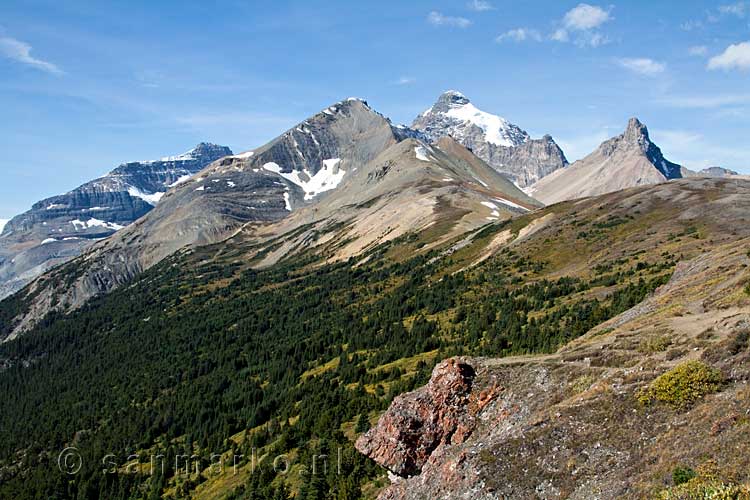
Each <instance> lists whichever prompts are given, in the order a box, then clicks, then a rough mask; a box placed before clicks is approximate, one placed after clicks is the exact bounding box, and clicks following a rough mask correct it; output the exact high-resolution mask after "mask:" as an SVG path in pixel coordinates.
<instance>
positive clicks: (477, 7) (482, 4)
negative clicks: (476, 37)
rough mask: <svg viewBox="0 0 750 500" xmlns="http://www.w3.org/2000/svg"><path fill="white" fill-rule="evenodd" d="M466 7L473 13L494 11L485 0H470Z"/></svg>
mask: <svg viewBox="0 0 750 500" xmlns="http://www.w3.org/2000/svg"><path fill="white" fill-rule="evenodd" d="M466 6H467V7H468V8H469V10H473V11H474V12H486V11H488V10H495V7H494V6H493V5H492V4H491V3H490V2H487V1H485V0H472V1H471V2H469V3H468V4H466Z"/></svg>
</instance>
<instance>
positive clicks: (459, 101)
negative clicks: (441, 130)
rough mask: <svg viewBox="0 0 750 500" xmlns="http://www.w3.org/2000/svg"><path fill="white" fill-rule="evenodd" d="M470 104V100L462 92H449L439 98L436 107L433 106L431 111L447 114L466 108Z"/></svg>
mask: <svg viewBox="0 0 750 500" xmlns="http://www.w3.org/2000/svg"><path fill="white" fill-rule="evenodd" d="M470 102H471V101H470V100H469V98H468V97H466V96H465V95H463V94H462V93H461V92H458V91H457V90H448V91H446V92H443V93H442V94H440V97H438V100H437V101H436V102H435V105H434V106H432V108H431V110H432V111H433V112H439V113H446V112H448V111H450V110H451V109H452V108H456V107H460V106H464V105H466V104H469V103H470Z"/></svg>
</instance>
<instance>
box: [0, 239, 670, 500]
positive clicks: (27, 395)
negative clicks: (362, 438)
mask: <svg viewBox="0 0 750 500" xmlns="http://www.w3.org/2000/svg"><path fill="white" fill-rule="evenodd" d="M497 230H499V228H495V229H493V230H492V231H497ZM408 240H409V237H406V238H402V239H401V240H397V241H395V242H392V243H390V244H386V245H382V246H380V247H377V248H376V249H374V250H372V251H371V252H370V253H369V255H368V256H367V258H366V259H364V260H362V261H358V263H357V265H354V264H355V263H354V261H351V262H340V263H335V264H327V265H324V266H319V265H312V263H313V259H312V258H305V257H300V258H296V259H295V260H291V261H288V262H285V263H284V264H282V265H278V266H275V267H273V268H269V269H265V270H256V269H252V268H249V267H247V266H245V265H243V263H242V262H214V261H211V260H201V255H199V254H195V255H181V256H178V257H173V258H171V259H169V260H167V261H165V262H163V263H162V264H160V265H159V266H157V267H156V268H154V269H152V270H150V271H149V272H147V273H146V274H144V275H143V276H142V277H141V278H140V279H139V280H138V281H137V282H135V283H134V284H132V285H130V286H127V287H124V288H122V289H120V290H118V291H116V292H114V293H112V294H111V295H108V296H106V297H102V298H99V299H96V300H94V301H92V302H90V303H89V304H88V305H86V306H85V307H84V308H83V309H81V310H79V311H77V312H76V313H74V314H71V315H69V316H65V317H49V318H47V320H46V321H44V322H43V323H42V324H40V325H39V326H38V327H37V328H36V329H35V331H33V332H31V333H30V334H28V335H25V336H23V337H22V338H20V339H19V340H17V341H14V342H10V343H6V344H2V345H1V346H0V361H2V363H3V367H2V371H0V393H1V394H3V395H4V398H3V410H2V412H0V461H1V463H2V466H3V467H2V474H3V481H2V482H0V497H1V498H21V497H23V498H32V497H33V498H59V499H94V498H108V499H113V500H116V499H134V498H149V499H151V498H154V499H155V498H163V497H167V498H175V499H178V498H189V497H190V495H191V492H193V491H196V489H200V488H202V487H206V488H208V487H211V488H218V489H219V490H218V493H217V497H223V498H228V499H269V500H270V499H273V500H276V499H284V498H291V497H292V496H293V495H294V497H295V498H301V499H305V500H314V499H324V498H336V499H340V500H344V499H354V498H361V497H363V496H364V497H367V495H368V491H370V490H371V488H372V487H373V485H375V486H376V485H377V484H378V482H379V481H382V480H383V479H382V477H383V471H382V470H381V469H380V468H379V467H377V466H376V465H375V464H374V463H373V462H371V461H370V460H369V459H366V458H364V457H363V456H362V455H360V454H358V453H357V452H356V451H355V450H354V447H353V440H354V439H355V438H356V436H357V435H358V434H360V433H362V432H364V431H365V430H367V428H368V427H369V426H370V425H371V424H372V422H374V419H375V418H377V415H378V414H379V413H380V412H382V411H383V410H385V409H386V408H387V406H388V404H389V403H390V401H391V400H392V399H393V398H394V397H395V396H396V395H398V394H400V393H402V392H405V391H408V390H411V389H414V388H415V387H418V386H420V385H423V384H424V383H425V382H426V381H427V380H428V378H429V375H430V371H431V368H432V367H433V366H434V364H435V363H436V362H437V361H439V360H440V359H443V358H445V357H448V356H452V355H457V354H467V355H482V356H490V355H491V356H507V355H512V354H526V353H538V352H552V351H554V350H555V349H557V348H558V347H560V346H561V345H563V344H564V343H566V342H568V341H570V340H571V339H574V338H576V337H578V336H580V335H582V334H584V333H585V332H587V331H588V330H589V329H591V328H592V327H594V326H596V325H598V324H600V323H602V322H603V321H605V320H606V319H608V318H611V317H613V316H614V315H616V314H618V313H620V312H622V311H625V310H627V309H628V308H630V307H632V306H633V305H635V304H637V303H638V302H640V301H641V300H642V299H643V298H644V297H645V296H646V295H647V294H649V293H650V292H652V291H653V290H654V289H655V288H656V287H658V286H659V285H661V284H663V283H665V282H666V280H667V279H668V277H669V275H670V274H671V270H672V268H673V266H674V261H673V258H672V256H670V255H668V254H663V255H662V256H661V257H660V258H658V259H657V260H655V261H652V262H649V261H647V260H645V259H638V258H637V257H634V258H633V259H630V260H629V259H621V260H619V261H616V262H612V263H609V264H607V265H602V266H600V267H598V268H597V269H595V272H594V273H593V277H591V278H582V277H558V278H554V279H553V278H549V279H548V278H547V277H546V276H545V269H546V268H547V263H545V262H544V261H543V260H536V259H534V258H533V257H529V256H524V255H520V254H518V255H517V254H516V253H514V252H513V251H511V250H504V251H502V252H500V253H499V254H498V255H496V256H494V257H492V258H490V259H489V260H487V261H485V262H484V263H483V264H482V265H481V266H477V267H468V268H465V269H462V270H459V271H458V272H447V269H446V267H445V266H446V264H447V263H446V260H445V259H434V257H435V256H436V255H437V250H436V251H432V252H425V253H422V254H419V253H414V254H413V256H412V257H410V258H405V259H404V258H401V259H398V258H393V254H392V252H393V251H395V250H394V249H397V248H398V246H399V245H403V244H406V243H408ZM414 255H416V256H414ZM448 263H450V259H449V260H448ZM19 300H21V299H12V300H9V301H5V302H3V304H2V308H3V310H2V311H1V313H2V316H1V317H0V319H2V320H3V321H4V322H6V324H4V325H3V328H7V327H8V325H7V318H8V317H11V316H12V313H13V311H14V310H15V308H18V307H21V306H22V304H19V303H17V302H16V301H19ZM66 447H74V448H75V450H76V453H77V455H76V456H77V457H80V470H77V471H76V473H75V474H66V473H64V472H61V470H60V469H61V464H60V463H59V453H60V451H61V450H63V449H65V448H66ZM153 457H158V459H157V460H156V463H157V466H156V467H153V464H154V458H153ZM279 457H281V458H279ZM66 460H67V459H66ZM75 460H76V458H75V457H73V461H72V462H71V463H68V462H65V463H63V464H62V466H63V467H68V466H70V467H72V468H75V466H76V464H77V462H75ZM217 463H221V464H222V465H223V467H216V464H217ZM212 464H213V465H214V467H213V468H212ZM186 469H187V470H186ZM212 474H217V475H218V476H219V478H220V479H219V480H216V479H215V478H214V480H213V481H210V480H211V478H212ZM202 483H206V484H205V485H204V484H202ZM209 483H210V484H209Z"/></svg>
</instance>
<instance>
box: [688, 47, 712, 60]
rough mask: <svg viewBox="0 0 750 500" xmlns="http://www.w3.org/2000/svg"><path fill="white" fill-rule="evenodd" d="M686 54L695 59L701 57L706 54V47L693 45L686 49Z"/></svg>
mask: <svg viewBox="0 0 750 500" xmlns="http://www.w3.org/2000/svg"><path fill="white" fill-rule="evenodd" d="M688 54H690V55H691V56H696V57H703V56H705V55H706V54H708V47H706V46H705V45H695V46H693V47H690V48H689V49H688Z"/></svg>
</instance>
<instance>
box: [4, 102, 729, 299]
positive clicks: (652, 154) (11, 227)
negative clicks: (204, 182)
mask: <svg viewBox="0 0 750 500" xmlns="http://www.w3.org/2000/svg"><path fill="white" fill-rule="evenodd" d="M357 102H359V103H360V105H363V106H364V107H365V108H366V109H367V110H368V111H369V112H371V113H370V115H371V116H368V117H366V118H362V116H364V114H362V113H360V114H359V115H361V116H359V117H353V120H360V119H361V120H362V121H361V123H356V124H352V122H350V121H347V122H346V123H343V124H339V120H336V117H337V114H339V113H341V112H346V111H345V110H346V109H349V108H350V107H352V103H357ZM337 127H338V130H347V132H346V133H344V135H343V136H342V137H338V135H340V132H339V131H337ZM350 127H354V129H357V127H359V129H361V130H360V132H361V133H365V132H364V130H365V129H366V128H367V129H369V128H372V129H373V131H368V132H367V133H368V134H370V133H371V134H373V136H372V138H368V141H372V142H371V143H368V146H367V147H363V146H362V144H363V138H362V137H361V136H356V144H357V150H356V151H355V150H352V151H348V149H349V148H350V146H347V145H346V142H347V141H349V142H351V141H355V136H353V135H352V134H351V133H350V132H348V130H349V129H350ZM378 127H380V130H379V131H378V130H377V129H378ZM443 137H451V138H453V139H454V140H455V141H456V142H457V143H459V144H461V145H463V146H464V147H466V148H467V149H468V150H469V151H470V152H471V153H472V154H473V155H474V156H476V157H478V158H480V159H481V160H483V161H484V162H485V163H486V164H487V165H489V166H490V167H492V168H493V169H494V170H495V171H497V172H498V173H500V174H501V175H503V176H504V177H506V178H507V179H509V180H511V181H512V182H513V183H514V184H515V185H516V186H519V187H521V188H523V189H524V190H525V191H526V193H530V194H531V195H532V196H533V197H535V198H536V199H537V200H539V201H541V202H543V203H554V202H557V201H561V200H565V199H571V198H575V197H584V196H590V195H596V194H602V193H606V192H611V191H615V190H618V189H622V188H625V187H630V186H635V185H640V184H646V183H654V182H663V181H665V180H668V179H672V178H678V177H682V176H724V175H732V174H736V173H734V172H732V171H729V170H726V169H721V168H719V167H713V168H711V169H706V170H704V171H701V172H691V171H689V170H688V169H685V168H684V167H679V166H676V165H674V164H672V163H669V162H667V161H666V160H665V159H664V158H663V156H662V154H661V151H660V150H659V148H658V147H657V146H655V145H654V144H653V143H652V142H651V141H650V139H649V137H648V131H647V129H646V127H645V126H644V125H643V124H641V123H640V122H639V121H637V120H636V119H633V120H631V122H630V123H629V124H628V128H627V130H626V132H625V133H624V134H623V135H622V136H619V137H617V138H613V139H611V140H609V141H606V142H605V143H604V144H602V145H601V146H600V147H599V148H598V149H597V151H596V152H594V153H592V154H591V155H590V156H588V157H587V158H584V159H583V160H580V161H578V162H576V163H575V164H573V165H572V166H570V167H569V166H568V162H567V160H566V158H565V155H564V153H563V152H562V150H561V149H560V148H559V146H557V144H556V143H555V142H554V140H553V139H552V138H551V137H550V136H545V137H543V138H541V139H532V138H530V137H529V135H528V134H527V133H526V132H525V131H524V130H522V129H521V128H520V127H518V126H516V125H514V124H512V123H510V122H509V121H508V120H506V119H504V118H502V117H499V116H497V115H493V114H490V113H487V112H484V111H481V110H479V109H478V108H476V107H475V106H474V105H473V104H472V103H471V101H470V100H469V99H468V98H467V97H466V96H465V95H463V94H461V93H460V92H457V91H447V92H445V93H443V94H442V95H441V96H440V97H439V98H438V99H437V101H436V103H435V104H434V105H433V106H432V107H430V108H429V109H428V110H427V111H425V112H424V113H422V114H420V115H419V116H418V117H417V118H416V119H415V120H414V123H413V124H412V127H411V128H408V127H404V126H393V125H392V124H391V123H390V121H389V120H387V118H385V117H383V116H382V115H380V114H379V113H377V112H375V111H372V109H371V108H369V107H368V106H367V105H366V103H364V102H363V101H361V100H359V99H354V98H351V99H348V100H344V101H341V102H339V103H337V104H334V105H332V106H329V107H328V108H326V109H324V110H323V111H321V112H320V113H318V114H317V115H315V116H314V117H311V118H309V119H308V120H305V121H304V122H302V123H300V124H299V125H297V126H295V127H293V128H292V129H290V130H289V131H287V132H286V133H285V134H283V135H282V136H280V137H279V138H278V139H276V140H274V141H272V142H271V143H269V145H267V146H264V148H265V149H264V148H260V149H259V150H258V153H259V154H258V156H257V157H256V158H252V156H253V155H254V154H255V153H256V151H248V152H246V153H243V154H241V155H238V156H236V157H234V156H232V152H231V150H229V148H225V147H221V146H216V145H212V144H206V143H202V144H199V145H198V146H196V147H195V148H193V149H192V150H190V151H188V152H187V153H184V154H182V155H178V156H173V157H166V158H162V159H161V160H158V161H146V162H130V163H125V164H123V165H121V166H119V167H118V168H117V169H115V170H113V171H112V172H110V173H109V174H108V175H106V176H104V177H102V178H100V179H96V180H94V181H91V182H88V183H86V184H84V185H82V186H80V187H78V188H76V189H74V190H72V191H70V192H69V193H66V194H64V195H60V196H56V197H52V198H48V199H45V200H42V201H40V202H37V203H35V204H34V205H33V207H32V209H31V210H29V211H28V212H25V213H24V214H21V215H19V216H17V217H14V218H13V219H12V220H11V221H9V222H8V225H7V228H6V230H5V231H2V233H1V234H0V298H2V297H6V296H8V295H10V294H12V293H14V292H16V291H18V290H20V289H21V288H23V286H25V285H26V284H27V283H29V282H30V281H31V280H32V279H34V278H35V277H36V276H39V275H40V274H42V273H43V272H45V271H46V270H48V269H51V268H53V267H55V266H56V265H59V264H61V263H64V262H66V261H68V260H70V259H72V258H74V257H76V256H78V255H80V254H81V253H82V252H83V251H84V250H85V249H87V248H88V247H90V246H91V245H92V244H93V243H95V242H96V241H98V240H101V239H103V238H106V237H108V236H110V235H111V234H113V233H114V232H115V231H117V230H119V229H122V228H123V227H125V226H128V225H129V224H131V223H133V222H134V221H135V220H137V219H139V218H140V217H142V216H144V215H145V214H146V213H148V212H150V211H151V210H152V209H153V207H154V206H155V205H156V204H157V203H158V202H159V201H160V200H161V199H162V197H163V196H164V195H165V194H166V192H167V190H169V189H170V188H175V187H177V186H178V185H180V184H182V183H183V182H185V181H186V180H187V179H189V178H190V177H191V176H192V175H194V174H195V173H197V172H199V171H200V170H202V169H203V168H204V167H206V166H208V165H209V164H210V163H212V162H214V161H216V160H219V159H221V158H224V157H227V158H228V159H227V160H226V161H225V162H223V163H222V164H220V165H219V166H214V168H213V169H212V170H210V172H207V173H206V175H208V174H209V173H210V174H211V175H212V176H213V177H212V179H211V183H212V184H215V185H209V186H204V187H203V188H200V187H197V188H196V189H202V190H206V191H205V192H201V194H203V195H205V196H197V195H195V194H194V195H193V196H192V197H193V198H195V200H194V201H188V200H185V199H183V198H184V197H182V196H181V197H180V201H179V203H185V204H187V205H189V209H188V210H189V211H190V210H195V212H196V214H198V217H199V218H200V217H208V218H210V219H211V220H210V222H209V223H207V224H206V225H203V224H201V225H198V224H195V223H191V222H188V221H187V220H186V219H185V217H184V215H185V214H186V212H185V209H183V208H181V209H179V210H175V211H173V208H174V205H175V204H174V203H172V202H170V204H168V207H167V208H165V209H163V212H160V213H166V212H169V213H170V215H169V216H168V217H162V216H158V217H157V218H158V219H159V220H160V222H159V224H158V225H159V227H158V228H155V229H154V231H155V232H161V233H163V234H164V236H159V237H155V239H154V240H153V242H152V243H153V244H152V245H150V246H151V248H152V250H148V251H146V252H144V255H142V256H141V257H139V258H138V259H136V260H139V261H143V263H138V264H134V263H122V262H121V264H123V265H124V266H125V268H126V269H124V270H122V273H121V274H122V275H123V276H131V275H132V273H133V272H139V271H140V270H142V269H143V268H147V267H149V266H150V265H151V264H152V263H153V262H156V261H158V260H160V259H161V258H162V257H164V256H165V255H169V254H170V253H172V252H173V251H175V250H176V249H178V248H181V247H183V246H184V245H187V244H193V243H199V244H200V243H205V242H209V241H213V240H214V239H217V238H219V239H220V238H222V237H224V236H225V235H226V234H228V233H230V232H231V231H232V230H233V229H236V228H238V227H239V226H240V225H241V224H245V223H248V222H250V221H271V220H277V219H280V218H283V217H284V216H285V215H286V212H289V211H290V209H292V208H296V207H301V206H304V205H308V204H310V203H311V202H313V201H314V200H315V199H317V198H319V197H320V195H321V194H323V193H327V192H329V191H332V190H335V189H336V187H337V186H338V184H339V183H340V182H341V181H342V180H343V179H344V178H345V177H347V171H348V172H349V173H351V170H352V168H355V167H351V168H347V167H349V166H350V164H353V163H366V162H367V161H368V159H371V158H372V157H373V155H376V154H378V153H380V152H382V151H384V149H385V146H386V144H390V143H393V142H398V141H402V140H404V139H406V138H412V139H415V140H419V141H422V142H424V143H426V144H436V143H437V142H438V141H440V140H441V138H443ZM266 150H268V151H266ZM347 156H348V157H347ZM259 158H260V159H259ZM246 164H252V165H253V166H252V167H250V168H249V169H248V168H246ZM273 165H277V166H278V167H274V166H273ZM279 165H281V166H279ZM612 166H616V170H617V171H616V172H614V171H613V170H614V167H612ZM282 169H283V170H282ZM274 170H275V173H277V174H279V175H280V176H281V177H283V180H281V181H276V182H281V183H282V184H284V186H285V187H284V189H283V191H284V192H286V193H287V194H284V192H281V191H279V192H277V193H275V195H273V194H272V193H271V191H272V190H271V191H269V190H268V188H272V187H273V186H274V184H270V185H267V182H266V184H264V185H263V186H256V187H263V190H262V191H259V190H257V189H253V190H252V192H251V195H252V196H256V195H258V196H259V197H260V198H259V199H258V200H256V201H257V203H249V204H248V203H244V200H243V202H242V203H237V202H234V201H232V200H231V198H232V197H233V196H232V195H233V194H237V193H242V195H243V196H244V195H245V194H247V193H246V191H247V189H246V188H248V187H250V186H251V185H253V183H254V182H256V181H257V180H258V179H264V178H265V179H266V180H267V177H264V176H258V175H255V174H257V173H258V172H261V171H263V172H272V173H273V172H274ZM231 172H234V174H235V175H234V177H243V179H247V180H248V182H249V184H245V185H243V184H240V185H239V187H237V188H236V189H233V187H236V186H238V183H237V179H234V177H233V176H232V175H231ZM204 178H205V176H204ZM250 179H252V180H250ZM275 186H277V187H278V185H275ZM220 188H223V189H220ZM506 189H507V186H506ZM277 191H278V190H277ZM184 192H185V191H183V193H184ZM258 193H260V195H259V194H258ZM215 194H216V195H217V196H216V197H215V196H214V195H215ZM279 194H281V198H279V197H278V195H279ZM514 195H515V196H519V195H518V193H515V194H514ZM252 196H251V198H252ZM204 198H205V199H210V200H212V201H211V202H209V203H204ZM261 198H262V199H261ZM213 201H217V204H214V203H213ZM251 201H252V200H251ZM282 201H283V205H282V204H281V203H282ZM199 205H205V208H206V211H205V212H204V211H203V210H198V209H197V207H198V206H199ZM282 206H283V207H284V209H285V210H286V212H285V211H284V210H281V209H280V207H282ZM506 208H507V206H506ZM173 212H174V213H173ZM179 214H183V215H179ZM209 214H211V215H209ZM175 217H177V218H180V220H179V221H175V220H174V218H175ZM197 220H199V219H196V221H197ZM204 220H205V219H204ZM165 225H166V226H168V228H165V227H163V226H165ZM209 227H210V229H209ZM175 234H179V237H176V238H174V241H173V242H171V243H170V244H167V245H162V243H164V242H165V241H169V240H171V239H172V236H174V235H175ZM135 253H138V252H135ZM126 260H127V259H126ZM116 274H117V273H115V276H109V277H106V278H105V277H97V278H96V281H97V285H96V287H90V286H87V288H91V289H92V292H93V290H94V289H96V290H98V291H105V290H107V289H109V287H110V286H113V285H114V284H116V283H118V282H121V281H122V278H119V277H117V276H116ZM98 291H97V293H98ZM88 293H89V292H87V293H84V294H83V295H82V297H87V296H88ZM82 300H84V301H85V298H84V299H82ZM76 303H78V301H77V302H76Z"/></svg>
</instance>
